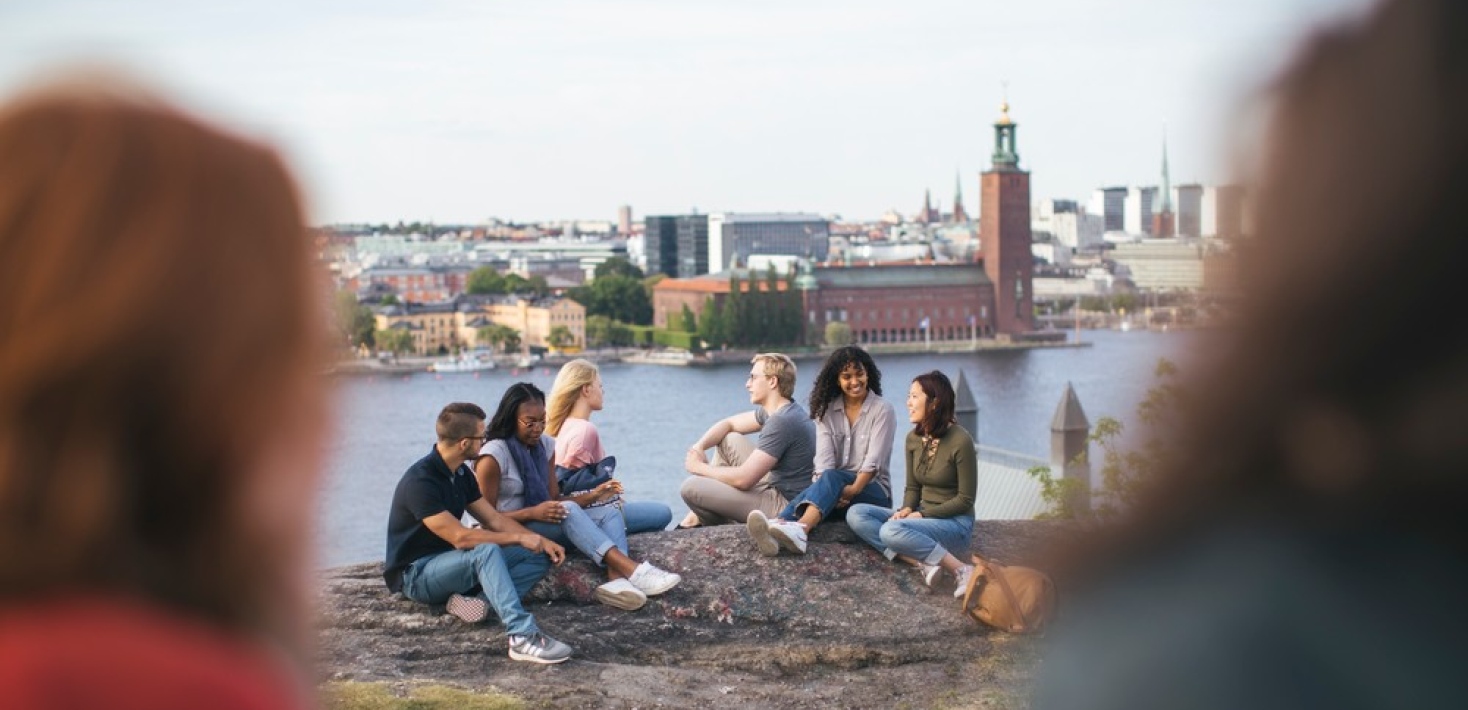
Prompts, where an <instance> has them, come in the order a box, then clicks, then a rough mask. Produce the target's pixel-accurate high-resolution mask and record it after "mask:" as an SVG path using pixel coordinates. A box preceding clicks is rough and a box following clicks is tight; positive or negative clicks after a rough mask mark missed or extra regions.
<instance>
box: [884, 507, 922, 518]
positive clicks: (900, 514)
mask: <svg viewBox="0 0 1468 710" xmlns="http://www.w3.org/2000/svg"><path fill="white" fill-rule="evenodd" d="M912 514H913V512H912V508H903V509H902V510H899V511H897V512H895V513H893V514H892V517H891V518H890V520H901V519H903V518H906V517H907V516H909V515H912ZM919 515H920V516H921V514H919Z"/></svg>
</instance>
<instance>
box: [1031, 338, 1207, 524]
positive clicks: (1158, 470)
mask: <svg viewBox="0 0 1468 710" xmlns="http://www.w3.org/2000/svg"><path fill="white" fill-rule="evenodd" d="M1177 374H1178V370H1177V366H1176V365H1174V364H1173V363H1172V362H1171V361H1170V360H1167V359H1165V358H1164V359H1161V360H1158V362H1157V368H1156V370H1155V371H1154V375H1155V377H1156V378H1157V382H1156V383H1155V384H1154V385H1153V386H1152V387H1151V388H1150V389H1148V390H1147V396H1146V397H1145V398H1144V399H1143V400H1142V403H1141V404H1140V405H1137V418H1138V419H1139V420H1140V421H1141V422H1142V424H1143V426H1144V428H1145V429H1147V431H1148V432H1149V436H1148V438H1147V440H1146V441H1145V442H1143V443H1142V444H1141V446H1140V447H1138V448H1135V449H1130V450H1128V449H1123V448H1122V444H1123V442H1122V434H1123V433H1124V431H1125V426H1124V425H1123V424H1122V423H1121V421H1120V420H1118V419H1115V418H1113V417H1101V418H1100V419H1098V420H1097V421H1096V425H1095V426H1094V427H1092V429H1091V435H1090V436H1089V437H1087V440H1088V441H1089V442H1090V443H1091V444H1092V445H1094V446H1097V447H1099V448H1100V449H1101V485H1100V487H1099V488H1097V489H1096V491H1095V492H1094V495H1091V497H1090V500H1091V507H1092V510H1093V511H1094V515H1095V516H1096V517H1097V518H1100V519H1105V518H1111V517H1115V516H1116V515H1117V514H1118V513H1120V512H1122V511H1124V510H1127V509H1129V508H1131V507H1133V506H1134V505H1136V503H1137V502H1138V501H1139V500H1140V498H1141V495H1142V492H1143V490H1144V489H1145V487H1146V486H1148V485H1150V484H1151V483H1152V482H1153V481H1155V480H1157V478H1158V476H1160V475H1162V474H1163V473H1164V469H1163V466H1164V461H1165V460H1166V459H1167V457H1168V449H1167V444H1166V443H1165V442H1166V441H1168V440H1169V437H1168V426H1169V425H1171V424H1172V423H1173V422H1176V421H1177V419H1178V414H1179V413H1180V411H1181V410H1182V409H1183V408H1184V407H1185V406H1186V405H1187V392H1186V391H1185V390H1184V389H1183V388H1182V385H1181V384H1179V382H1178V377H1177ZM1081 456H1082V457H1084V456H1085V454H1082V455H1081ZM1081 462H1083V463H1084V462H1085V460H1084V458H1082V459H1081ZM1029 474H1030V476H1031V477H1033V478H1035V480H1037V481H1039V482H1040V496H1041V497H1042V498H1043V499H1044V500H1045V502H1046V503H1047V504H1049V506H1050V509H1049V510H1048V511H1047V512H1045V513H1043V514H1041V515H1040V516H1039V517H1042V518H1073V517H1076V513H1077V511H1076V510H1075V509H1074V507H1073V505H1072V502H1073V501H1075V500H1077V499H1078V498H1081V497H1083V496H1086V495H1090V493H1091V492H1090V491H1089V490H1088V488H1087V486H1086V485H1085V484H1084V483H1083V482H1081V481H1077V480H1073V479H1067V478H1064V477H1063V476H1062V477H1057V476H1055V475H1054V473H1053V472H1051V470H1050V467H1049V466H1036V467H1034V468H1031V469H1030V470H1029Z"/></svg>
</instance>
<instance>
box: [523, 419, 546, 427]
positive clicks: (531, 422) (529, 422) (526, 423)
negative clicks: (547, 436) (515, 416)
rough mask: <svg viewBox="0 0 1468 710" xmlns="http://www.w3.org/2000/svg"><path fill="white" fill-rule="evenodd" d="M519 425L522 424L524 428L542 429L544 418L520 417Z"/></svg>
mask: <svg viewBox="0 0 1468 710" xmlns="http://www.w3.org/2000/svg"><path fill="white" fill-rule="evenodd" d="M520 426H523V427H525V428H526V429H544V428H545V420H544V419H521V420H520Z"/></svg>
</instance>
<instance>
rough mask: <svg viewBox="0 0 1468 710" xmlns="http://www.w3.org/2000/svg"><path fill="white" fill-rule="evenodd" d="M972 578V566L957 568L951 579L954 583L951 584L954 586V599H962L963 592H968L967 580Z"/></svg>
mask: <svg viewBox="0 0 1468 710" xmlns="http://www.w3.org/2000/svg"><path fill="white" fill-rule="evenodd" d="M972 576H974V566H973V565H963V566H962V567H959V568H958V572H957V573H955V574H954V575H953V578H954V583H953V584H954V586H953V596H954V598H956V599H962V598H963V594H964V592H967V591H968V580H969V577H972Z"/></svg>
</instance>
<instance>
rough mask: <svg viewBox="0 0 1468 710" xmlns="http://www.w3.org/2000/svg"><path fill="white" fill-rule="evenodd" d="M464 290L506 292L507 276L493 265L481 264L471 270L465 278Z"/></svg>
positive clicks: (472, 291)
mask: <svg viewBox="0 0 1468 710" xmlns="http://www.w3.org/2000/svg"><path fill="white" fill-rule="evenodd" d="M464 290H465V291H468V292H469V293H474V294H480V293H504V292H505V278H504V277H503V276H500V272H498V271H495V270H494V267H493V266H481V267H479V268H477V269H475V270H473V271H470V272H469V277H468V278H467V279H465V280H464Z"/></svg>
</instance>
